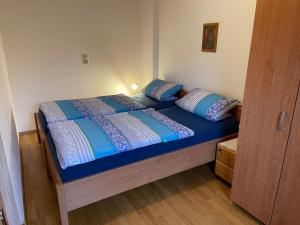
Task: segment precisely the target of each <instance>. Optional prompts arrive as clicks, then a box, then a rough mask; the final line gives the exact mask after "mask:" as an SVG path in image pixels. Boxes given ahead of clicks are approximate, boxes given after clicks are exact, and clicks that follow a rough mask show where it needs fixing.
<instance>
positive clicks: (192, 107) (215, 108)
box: [176, 88, 239, 122]
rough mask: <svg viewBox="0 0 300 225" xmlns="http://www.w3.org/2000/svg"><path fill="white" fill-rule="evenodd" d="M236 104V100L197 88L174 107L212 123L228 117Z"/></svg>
mask: <svg viewBox="0 0 300 225" xmlns="http://www.w3.org/2000/svg"><path fill="white" fill-rule="evenodd" d="M238 103H239V101H238V100H236V99H233V98H227V97H224V96H222V95H219V94H215V93H212V92H209V91H205V90H201V89H198V88H197V89H194V90H192V91H191V92H190V93H188V94H187V95H186V96H184V97H183V98H181V99H179V100H177V101H176V105H178V106H179V107H180V108H182V109H184V110H186V111H188V112H191V113H195V114H197V115H199V116H201V117H202V118H204V119H207V120H209V121H212V122H217V121H219V120H222V119H225V118H226V117H228V112H229V111H230V110H231V109H232V108H233V107H235V106H236V105H237V104H238Z"/></svg>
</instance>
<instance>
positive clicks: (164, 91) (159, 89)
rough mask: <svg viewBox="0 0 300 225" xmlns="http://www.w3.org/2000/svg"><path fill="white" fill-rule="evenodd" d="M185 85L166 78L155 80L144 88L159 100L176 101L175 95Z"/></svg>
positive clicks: (146, 93)
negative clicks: (165, 79)
mask: <svg viewBox="0 0 300 225" xmlns="http://www.w3.org/2000/svg"><path fill="white" fill-rule="evenodd" d="M182 88H183V85H181V84H176V83H174V82H168V81H164V80H159V79H156V80H153V81H151V82H150V83H149V84H148V85H147V86H146V87H145V89H144V91H143V93H144V94H145V95H147V96H149V97H152V98H154V99H156V100H158V101H174V100H176V99H177V98H176V97H175V95H176V94H177V93H178V92H179V91H181V89H182Z"/></svg>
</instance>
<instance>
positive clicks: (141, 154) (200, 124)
mask: <svg viewBox="0 0 300 225" xmlns="http://www.w3.org/2000/svg"><path fill="white" fill-rule="evenodd" d="M159 112H161V113H163V114H165V115H166V116H168V117H170V118H171V119H173V120H175V121H177V122H179V123H181V124H182V125H185V126H187V127H188V128H190V129H192V130H193V131H194V132H195V135H194V136H193V137H189V138H186V139H184V140H178V141H172V142H167V143H160V144H155V145H151V146H147V147H143V148H138V149H135V150H131V151H128V152H123V153H119V154H116V155H112V156H108V157H104V158H100V159H97V160H95V161H92V162H89V163H85V164H81V165H76V166H72V167H68V168H67V169H64V170H63V169H62V168H61V167H60V165H59V161H58V159H57V155H56V149H55V145H54V142H53V139H52V137H51V134H50V132H48V134H47V138H48V143H49V146H50V150H51V154H52V156H53V159H54V162H55V164H56V167H57V168H58V172H59V174H60V177H61V179H62V181H63V182H68V181H72V180H76V179H79V178H82V177H86V176H89V175H93V174H96V173H99V172H103V171H106V170H110V169H114V168H117V167H120V166H124V165H127V164H130V163H133V162H137V161H140V160H143V159H147V158H150V157H154V156H158V155H161V154H165V153H169V152H172V151H176V150H179V149H182V148H185V147H189V146H192V145H195V144H200V143H203V142H206V141H210V140H213V139H217V138H220V137H224V136H227V135H230V134H234V133H236V132H238V121H237V119H236V118H234V117H229V118H227V119H225V120H222V121H220V122H217V123H212V122H209V121H207V120H204V119H202V118H200V117H199V116H197V115H195V114H192V113H189V112H187V111H184V110H182V109H180V108H179V107H177V106H172V107H169V108H166V109H163V110H160V111H159Z"/></svg>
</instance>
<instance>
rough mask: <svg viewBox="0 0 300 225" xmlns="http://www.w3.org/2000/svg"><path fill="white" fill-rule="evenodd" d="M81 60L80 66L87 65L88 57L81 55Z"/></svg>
mask: <svg viewBox="0 0 300 225" xmlns="http://www.w3.org/2000/svg"><path fill="white" fill-rule="evenodd" d="M81 60H82V64H88V63H89V55H88V54H81Z"/></svg>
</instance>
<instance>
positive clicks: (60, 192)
mask: <svg viewBox="0 0 300 225" xmlns="http://www.w3.org/2000/svg"><path fill="white" fill-rule="evenodd" d="M56 190H57V198H58V206H59V212H60V220H61V225H69V217H68V210H67V204H66V198H65V190H64V188H63V186H62V185H56Z"/></svg>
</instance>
